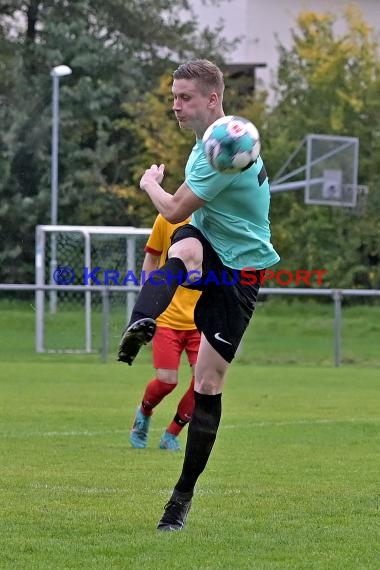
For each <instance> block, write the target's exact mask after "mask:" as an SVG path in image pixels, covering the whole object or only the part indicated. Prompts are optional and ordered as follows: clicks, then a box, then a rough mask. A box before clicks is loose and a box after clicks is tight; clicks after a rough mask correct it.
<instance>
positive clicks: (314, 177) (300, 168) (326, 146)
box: [271, 134, 359, 208]
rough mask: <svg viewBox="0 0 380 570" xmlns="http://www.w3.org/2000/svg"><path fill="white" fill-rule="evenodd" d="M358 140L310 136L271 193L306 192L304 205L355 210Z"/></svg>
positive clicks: (279, 176)
mask: <svg viewBox="0 0 380 570" xmlns="http://www.w3.org/2000/svg"><path fill="white" fill-rule="evenodd" d="M358 167H359V140H358V139H357V138H356V137H343V136H335V135H316V134H309V135H307V136H306V137H305V139H304V140H303V141H302V143H301V145H300V146H299V147H298V148H297V149H296V151H295V152H294V153H293V154H292V155H291V156H290V157H289V158H288V160H287V161H286V163H285V164H284V166H283V167H282V168H281V170H280V171H279V172H278V173H277V175H276V176H275V179H274V181H273V182H272V184H271V191H272V192H273V193H276V192H286V191H288V190H300V189H304V200H305V204H315V205H328V206H346V207H352V208H354V207H356V202H357V192H358Z"/></svg>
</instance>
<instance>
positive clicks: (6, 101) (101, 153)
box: [0, 0, 226, 282]
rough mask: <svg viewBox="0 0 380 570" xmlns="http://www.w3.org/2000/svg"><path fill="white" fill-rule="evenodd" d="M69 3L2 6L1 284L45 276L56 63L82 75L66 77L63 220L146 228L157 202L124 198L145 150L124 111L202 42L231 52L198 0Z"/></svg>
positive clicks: (201, 48) (204, 48)
mask: <svg viewBox="0 0 380 570" xmlns="http://www.w3.org/2000/svg"><path fill="white" fill-rule="evenodd" d="M69 4H70V6H69V8H68V3H67V2H66V1H65V0H57V1H55V2H42V1H38V0H28V1H25V2H21V3H20V2H16V1H4V0H2V1H1V2H0V55H1V58H0V61H1V63H0V71H2V82H1V86H0V98H1V102H2V105H1V107H0V123H1V133H0V153H1V154H0V174H1V177H0V197H1V204H2V206H1V208H0V224H1V239H2V245H3V247H2V251H1V254H0V264H1V278H0V281H10V282H12V281H21V282H23V281H32V280H33V270H34V269H33V267H34V245H33V242H34V227H35V225H36V224H38V223H49V222H50V162H51V159H50V155H51V151H50V144H51V89H52V85H51V84H52V81H51V78H50V76H49V74H50V70H51V69H52V67H54V66H55V65H59V64H67V65H69V66H70V67H71V68H72V70H73V74H72V75H71V76H69V77H65V78H62V79H61V80H60V147H59V150H60V155H59V209H58V223H61V224H105V225H107V224H108V225H110V224H112V225H140V224H141V223H142V222H143V221H144V216H145V214H144V211H145V210H146V205H145V207H142V204H141V198H140V197H138V198H137V199H135V197H134V196H132V197H131V193H129V194H125V195H123V193H120V192H119V191H118V188H119V186H120V185H123V186H127V187H132V186H134V184H135V179H134V172H135V166H134V163H135V161H136V157H138V156H139V151H140V148H139V144H138V142H137V141H136V140H135V136H134V132H133V128H127V129H124V130H123V131H120V130H119V129H118V127H117V125H118V122H119V121H120V120H121V119H124V120H125V121H129V120H130V116H128V114H127V113H126V112H125V111H124V110H123V105H124V104H125V103H133V102H134V103H136V102H138V101H139V100H141V99H142V97H143V96H144V95H145V93H147V92H150V90H152V89H153V88H154V87H155V86H156V85H157V83H158V80H159V78H160V76H161V75H162V74H163V73H164V72H165V71H166V69H168V67H173V62H175V61H179V60H182V59H183V58H187V57H190V56H191V55H193V54H194V53H195V48H194V46H197V48H196V51H197V53H199V54H201V53H204V52H208V53H209V54H211V55H215V56H217V52H218V50H221V49H224V48H225V47H226V44H225V43H224V41H223V40H222V39H220V38H217V37H216V34H215V33H211V32H210V31H209V30H207V29H206V30H203V29H201V28H200V26H199V23H198V22H197V20H196V18H195V17H194V16H193V14H192V12H191V10H190V6H189V4H188V2H187V1H186V0H129V1H128V2H125V1H124V0H111V1H109V2H103V1H100V0H93V1H91V2H90V1H89V0H76V1H75V2H70V3H69ZM179 11H181V13H182V14H183V15H184V16H186V14H187V15H188V18H181V19H180V18H179V17H178V13H179ZM218 31H220V29H219V28H218V30H217V32H218ZM136 120H137V117H136V118H134V117H132V120H131V125H132V124H133V123H134V122H135V121H136ZM131 125H130V126H131ZM136 142H137V144H136Z"/></svg>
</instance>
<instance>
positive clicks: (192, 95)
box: [172, 79, 216, 136]
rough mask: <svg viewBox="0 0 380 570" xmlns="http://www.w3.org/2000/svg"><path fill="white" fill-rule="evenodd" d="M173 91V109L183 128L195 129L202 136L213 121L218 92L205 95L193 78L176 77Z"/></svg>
mask: <svg viewBox="0 0 380 570" xmlns="http://www.w3.org/2000/svg"><path fill="white" fill-rule="evenodd" d="M172 93H173V111H174V113H175V116H176V119H177V121H178V124H179V126H180V127H181V129H193V130H194V131H195V132H196V133H197V135H199V136H201V135H202V134H203V132H204V131H205V130H206V128H207V127H208V125H209V124H210V122H212V121H211V120H210V117H211V115H212V109H213V107H214V103H215V97H216V94H215V93H208V94H207V95H205V94H204V93H202V91H201V90H200V89H199V87H198V85H197V82H196V81H194V80H191V79H174V81H173V87H172Z"/></svg>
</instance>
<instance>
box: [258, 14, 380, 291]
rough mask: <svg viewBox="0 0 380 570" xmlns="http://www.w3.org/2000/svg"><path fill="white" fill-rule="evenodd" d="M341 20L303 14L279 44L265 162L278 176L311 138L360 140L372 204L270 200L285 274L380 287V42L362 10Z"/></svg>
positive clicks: (290, 196)
mask: <svg viewBox="0 0 380 570" xmlns="http://www.w3.org/2000/svg"><path fill="white" fill-rule="evenodd" d="M335 20H336V17H335V16H333V15H330V14H316V13H314V12H302V13H301V14H300V15H299V17H298V19H297V29H294V30H293V32H292V37H293V45H292V47H291V48H290V49H286V48H285V47H284V46H283V45H281V44H280V45H279V51H280V65H279V70H278V76H277V85H276V91H277V103H276V105H275V106H274V108H273V109H272V110H271V111H270V113H269V115H268V118H267V121H266V122H264V123H263V127H262V136H263V140H264V145H265V158H266V162H267V164H268V165H269V168H270V174H271V176H273V175H274V174H275V172H276V171H277V170H278V169H279V168H280V166H281V165H282V164H284V163H285V160H286V159H287V158H288V156H289V155H290V154H291V153H292V152H293V151H294V150H295V149H296V147H297V146H298V145H299V144H300V141H301V140H302V139H303V138H304V136H305V135H306V134H308V133H320V134H337V135H349V136H357V137H358V138H359V140H360V170H359V183H362V184H368V185H369V187H370V194H369V201H368V207H367V209H366V210H364V211H363V212H361V213H360V214H359V215H356V214H355V212H352V211H351V210H348V209H341V208H331V207H327V206H324V207H323V206H322V207H318V206H312V207H311V206H305V205H304V204H303V199H302V197H301V196H300V195H299V194H297V195H296V194H295V193H287V194H282V195H274V196H273V198H272V219H273V222H274V223H273V233H274V242H275V243H277V244H278V247H279V250H280V254H281V256H282V258H283V262H282V263H283V265H286V268H287V269H297V268H298V269H327V270H328V277H327V278H326V279H325V281H324V284H325V285H326V286H332V287H349V286H353V285H354V286H361V287H379V286H380V282H379V278H380V274H379V273H380V272H379V269H378V268H379V261H380V242H379V239H378V236H379V235H380V225H379V224H380V222H379V219H380V200H379V182H380V180H379V172H380V153H379V150H380V149H379V146H380V100H379V97H378V95H376V94H378V93H379V88H380V62H379V57H378V53H379V52H378V48H379V44H378V42H377V40H376V39H375V38H374V37H373V34H372V31H371V28H370V26H369V25H368V24H366V23H365V21H364V20H363V18H362V16H361V15H360V13H359V11H358V10H357V9H356V8H354V7H352V6H350V7H349V8H348V9H347V10H346V12H345V20H346V25H347V31H346V33H344V34H343V35H339V36H337V35H336V34H335V33H334V22H335Z"/></svg>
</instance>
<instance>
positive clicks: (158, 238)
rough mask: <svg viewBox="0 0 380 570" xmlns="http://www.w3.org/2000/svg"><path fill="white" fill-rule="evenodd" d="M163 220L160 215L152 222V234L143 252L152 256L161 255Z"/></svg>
mask: <svg viewBox="0 0 380 570" xmlns="http://www.w3.org/2000/svg"><path fill="white" fill-rule="evenodd" d="M163 243H164V240H163V218H162V216H161V214H159V215H158V216H157V218H156V219H155V221H154V224H153V228H152V232H151V234H150V236H149V238H148V241H147V242H146V245H145V248H144V250H145V252H146V253H151V254H152V255H161V254H162V252H163Z"/></svg>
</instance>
